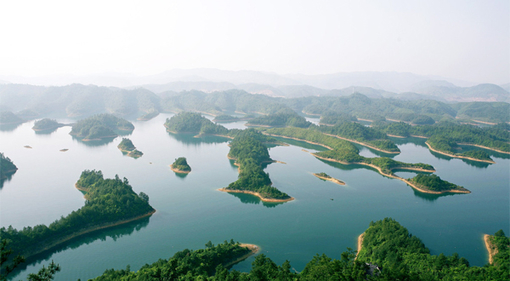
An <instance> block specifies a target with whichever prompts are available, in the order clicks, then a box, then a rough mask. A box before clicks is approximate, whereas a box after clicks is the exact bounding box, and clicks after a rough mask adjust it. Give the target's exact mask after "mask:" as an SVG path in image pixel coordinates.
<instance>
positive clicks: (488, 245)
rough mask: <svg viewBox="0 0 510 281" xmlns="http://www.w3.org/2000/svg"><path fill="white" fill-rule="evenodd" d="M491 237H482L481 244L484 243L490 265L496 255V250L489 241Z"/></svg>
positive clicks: (485, 235) (486, 235) (487, 235)
mask: <svg viewBox="0 0 510 281" xmlns="http://www.w3.org/2000/svg"><path fill="white" fill-rule="evenodd" d="M490 238H491V236H490V235H489V234H484V235H483V242H484V243H485V249H487V252H488V253H489V263H490V264H492V263H493V262H494V256H495V255H496V254H497V253H498V250H497V249H495V247H494V245H493V244H492V242H491V241H490Z"/></svg>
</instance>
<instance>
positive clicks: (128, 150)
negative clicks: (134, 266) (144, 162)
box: [117, 138, 143, 159]
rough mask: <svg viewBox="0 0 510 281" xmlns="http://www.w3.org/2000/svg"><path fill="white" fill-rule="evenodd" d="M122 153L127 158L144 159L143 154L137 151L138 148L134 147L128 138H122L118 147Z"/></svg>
mask: <svg viewBox="0 0 510 281" xmlns="http://www.w3.org/2000/svg"><path fill="white" fill-rule="evenodd" d="M117 147H118V148H119V149H120V151H122V153H124V154H126V155H127V156H130V157H133V158H135V159H136V158H140V157H142V155H143V153H142V152H141V151H139V150H137V149H136V147H135V146H134V145H133V142H132V141H131V140H130V139H128V138H122V141H121V142H120V143H119V145H118V146H117Z"/></svg>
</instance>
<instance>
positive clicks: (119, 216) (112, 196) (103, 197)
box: [0, 170, 156, 258]
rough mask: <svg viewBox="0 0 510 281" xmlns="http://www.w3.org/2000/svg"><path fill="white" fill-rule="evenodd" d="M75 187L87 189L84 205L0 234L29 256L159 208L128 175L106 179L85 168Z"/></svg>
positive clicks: (142, 215)
mask: <svg viewBox="0 0 510 281" xmlns="http://www.w3.org/2000/svg"><path fill="white" fill-rule="evenodd" d="M76 188H77V189H79V190H81V191H83V192H85V199H86V201H85V206H83V207H81V208H80V209H78V210H76V211H73V212H71V213H70V214H69V215H67V216H66V217H62V218H60V219H58V220H56V221H54V222H53V223H51V224H50V225H49V226H46V225H42V224H41V225H36V226H34V227H30V226H28V227H24V228H23V229H22V230H17V229H14V228H13V227H12V226H9V227H8V228H5V227H2V228H0V236H1V237H2V239H8V240H10V241H11V242H10V244H9V246H10V248H11V249H12V251H13V252H14V253H16V254H21V255H23V256H24V257H25V258H28V257H30V256H33V255H36V254H38V253H41V252H44V251H46V250H49V249H52V248H54V247H55V246H57V245H59V244H62V243H64V242H66V241H68V240H70V239H73V238H75V237H78V236H81V235H84V234H87V233H90V232H92V231H96V230H99V229H104V228H108V227H112V226H116V225H120V224H124V223H128V222H131V221H135V220H138V219H141V218H144V217H148V216H150V215H152V214H154V212H156V210H154V208H152V207H151V205H149V196H148V195H147V194H145V193H143V192H140V194H136V193H135V192H134V191H133V188H132V187H131V185H129V182H128V180H127V179H126V178H124V179H123V180H122V179H120V178H119V177H118V176H115V178H114V179H104V178H103V174H102V172H101V171H95V170H92V171H89V170H85V171H83V172H82V174H81V176H80V178H79V179H78V181H77V182H76Z"/></svg>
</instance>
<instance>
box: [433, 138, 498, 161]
mask: <svg viewBox="0 0 510 281" xmlns="http://www.w3.org/2000/svg"><path fill="white" fill-rule="evenodd" d="M425 144H426V145H427V146H428V147H429V149H430V150H432V151H434V152H436V153H439V154H443V155H446V156H450V157H453V158H460V159H467V160H471V161H476V162H483V163H490V164H496V162H494V161H491V160H482V159H476V158H473V157H467V156H461V155H454V154H450V153H447V152H444V151H440V150H437V149H434V148H432V146H431V145H430V144H429V143H428V142H425Z"/></svg>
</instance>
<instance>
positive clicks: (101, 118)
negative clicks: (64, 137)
mask: <svg viewBox="0 0 510 281" xmlns="http://www.w3.org/2000/svg"><path fill="white" fill-rule="evenodd" d="M134 129H135V126H134V125H133V124H132V123H131V122H129V121H127V120H126V119H122V118H119V117H116V116H114V115H111V114H98V115H94V116H92V117H89V118H87V119H83V120H80V121H78V122H76V123H75V124H74V125H73V127H72V129H71V132H70V133H69V134H71V135H73V136H76V137H77V138H80V139H82V140H83V141H93V140H100V139H103V138H114V137H117V136H118V135H119V134H121V133H126V132H128V133H130V132H132V131H133V130H134Z"/></svg>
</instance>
